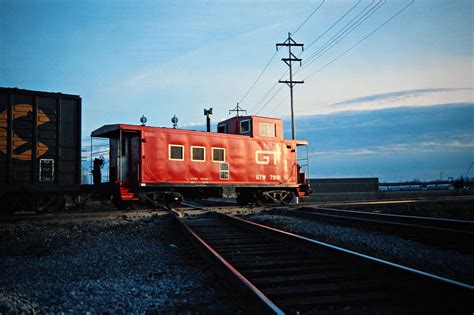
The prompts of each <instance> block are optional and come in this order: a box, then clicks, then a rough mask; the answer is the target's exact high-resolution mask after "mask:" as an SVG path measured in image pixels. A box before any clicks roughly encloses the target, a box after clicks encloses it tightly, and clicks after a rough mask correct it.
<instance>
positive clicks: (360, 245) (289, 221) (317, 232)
mask: <svg viewBox="0 0 474 315" xmlns="http://www.w3.org/2000/svg"><path fill="white" fill-rule="evenodd" d="M245 218H246V219H247V220H250V221H254V222H257V223H261V224H265V225H269V226H272V227H275V228H278V229H282V230H285V231H289V232H293V233H295V234H299V235H304V236H307V237H309V238H312V239H315V240H319V241H322V242H326V243H329V244H332V245H336V246H340V247H342V248H346V249H350V250H353V251H356V252H361V253H364V254H366V255H370V256H374V257H377V258H381V259H385V260H388V261H391V262H394V263H398V264H401V265H404V266H408V267H412V268H415V269H419V270H423V271H426V272H430V273H434V274H436V275H439V276H442V277H447V278H450V279H453V280H457V281H461V282H464V283H469V284H474V280H473V279H474V269H473V268H472V266H474V257H473V256H471V255H465V254H462V253H459V252H456V251H452V250H443V249H439V248H434V247H431V246H429V245H425V244H421V243H418V242H416V241H411V240H407V239H403V238H401V237H397V236H392V235H386V234H383V233H381V232H375V231H369V230H364V229H357V228H353V227H347V226H339V225H335V224H330V223H326V222H317V221H313V220H307V219H302V218H296V217H291V216H288V215H284V214H282V213H281V212H279V211H269V212H262V213H260V214H255V215H249V216H246V217H245Z"/></svg>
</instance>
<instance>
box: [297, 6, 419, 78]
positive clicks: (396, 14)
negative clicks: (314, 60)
mask: <svg viewBox="0 0 474 315" xmlns="http://www.w3.org/2000/svg"><path fill="white" fill-rule="evenodd" d="M414 2H415V0H412V1H410V3H408V4H407V5H406V6H404V7H403V8H402V9H400V10H399V11H398V12H397V13H395V14H394V15H392V16H391V17H390V18H389V19H387V20H386V21H385V22H383V23H382V24H381V25H379V26H378V27H377V28H376V29H374V30H373V31H372V32H370V33H369V34H367V35H366V36H364V37H363V38H362V39H361V40H359V41H358V42H357V43H355V44H354V45H352V46H351V47H350V48H348V49H346V50H345V51H344V52H343V53H341V54H340V55H338V56H337V57H336V58H334V59H332V60H331V61H329V62H328V63H326V64H325V65H324V66H322V67H321V68H319V69H318V70H316V71H314V72H312V73H311V74H309V75H307V76H306V77H305V78H304V79H305V80H306V79H308V78H310V77H312V76H313V75H315V74H316V73H318V72H320V71H322V70H323V69H324V68H326V67H327V66H329V65H330V64H332V63H334V62H335V61H336V60H338V59H339V58H341V57H342V56H344V55H345V54H347V53H348V52H350V51H351V50H352V49H354V48H356V47H357V46H358V45H359V44H361V43H362V42H363V41H365V40H366V39H367V38H369V37H370V36H372V35H373V34H374V33H375V32H377V31H378V30H379V29H381V28H382V27H384V26H385V25H386V24H387V23H389V22H390V21H391V20H393V19H394V18H396V17H397V16H398V15H400V14H401V13H402V12H403V11H405V10H406V9H407V8H408V7H409V6H411V5H412V4H413V3H414Z"/></svg>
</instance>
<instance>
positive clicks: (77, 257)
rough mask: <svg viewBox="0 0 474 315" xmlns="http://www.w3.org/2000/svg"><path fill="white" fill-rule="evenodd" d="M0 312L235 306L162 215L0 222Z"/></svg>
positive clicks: (221, 309) (117, 311)
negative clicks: (14, 222)
mask: <svg viewBox="0 0 474 315" xmlns="http://www.w3.org/2000/svg"><path fill="white" fill-rule="evenodd" d="M0 252H1V254H0V255H1V260H0V274H1V275H2V276H1V278H0V313H3V314H8V313H23V312H27V313H30V312H41V313H45V312H46V313H51V312H54V313H57V312H66V313H86V312H91V313H93V314H94V313H103V312H108V313H112V314H124V313H145V312H154V311H171V312H181V311H184V312H185V311H189V310H192V311H201V312H207V311H212V312H216V313H229V312H230V313H235V312H238V308H237V307H236V305H235V303H234V302H232V297H231V296H229V292H230V291H229V290H225V289H223V288H224V284H223V283H221V282H220V281H219V280H218V278H217V277H216V276H215V275H214V274H213V273H212V272H211V270H210V268H209V267H208V266H207V265H206V264H205V263H204V262H203V261H201V259H200V257H199V256H198V255H197V253H196V252H195V251H194V249H193V248H192V247H191V246H190V244H188V243H187V242H186V241H185V240H184V239H183V238H182V236H181V234H180V232H179V231H178V230H177V229H176V226H175V225H174V224H173V222H172V220H171V218H170V217H169V216H168V215H160V216H157V215H155V216H149V217H133V216H131V215H125V216H119V217H116V218H103V219H97V220H80V219H71V220H68V219H62V220H61V221H55V220H48V221H43V222H41V221H39V222H34V221H32V222H20V223H16V224H0Z"/></svg>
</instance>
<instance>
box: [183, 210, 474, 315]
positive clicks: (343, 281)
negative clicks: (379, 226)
mask: <svg viewBox="0 0 474 315" xmlns="http://www.w3.org/2000/svg"><path fill="white" fill-rule="evenodd" d="M176 219H177V220H178V221H179V222H180V225H181V227H182V229H183V231H184V232H185V234H186V235H188V236H189V238H190V239H191V241H192V242H193V243H194V244H195V245H196V247H197V248H198V250H199V251H200V253H201V254H202V255H203V256H204V258H205V259H206V260H207V261H208V262H210V263H212V264H213V266H214V268H215V270H216V271H219V272H220V273H221V274H222V275H224V276H225V277H226V278H228V279H229V280H230V281H232V282H233V283H234V285H235V286H236V287H237V288H239V289H240V292H241V294H242V295H241V296H243V297H244V298H245V301H246V303H247V304H246V305H248V306H249V307H250V308H251V311H253V312H254V311H255V312H257V311H258V312H265V313H272V314H285V313H289V314H298V313H312V312H318V311H326V312H348V313H354V312H358V313H361V314H362V313H400V312H423V313H428V312H434V313H439V312H445V313H453V312H454V313H459V312H465V313H469V314H471V313H472V311H473V310H474V302H473V301H474V299H473V298H474V287H473V286H470V285H467V284H463V283H459V282H456V281H453V280H449V279H445V278H441V277H438V276H435V275H431V274H428V273H425V272H422V271H418V270H414V269H411V268H407V267H403V266H400V265H396V264H393V263H390V262H387V261H383V260H380V259H377V258H373V257H369V256H366V255H363V254H359V253H356V252H353V251H349V250H345V249H342V248H339V247H336V246H332V245H329V244H325V243H322V242H319V241H315V240H311V239H308V238H305V237H301V236H298V235H295V234H292V233H288V232H284V231H281V230H277V229H275V228H271V227H267V226H264V225H261V224H257V223H254V222H250V221H245V220H242V219H239V218H235V217H231V216H228V215H224V214H220V213H207V214H205V215H203V216H196V217H188V218H181V219H178V218H176Z"/></svg>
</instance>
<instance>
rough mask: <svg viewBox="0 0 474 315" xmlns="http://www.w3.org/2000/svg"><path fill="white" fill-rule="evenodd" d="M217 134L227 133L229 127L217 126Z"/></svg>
mask: <svg viewBox="0 0 474 315" xmlns="http://www.w3.org/2000/svg"><path fill="white" fill-rule="evenodd" d="M217 132H218V133H227V125H226V124H224V125H219V126H217Z"/></svg>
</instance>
